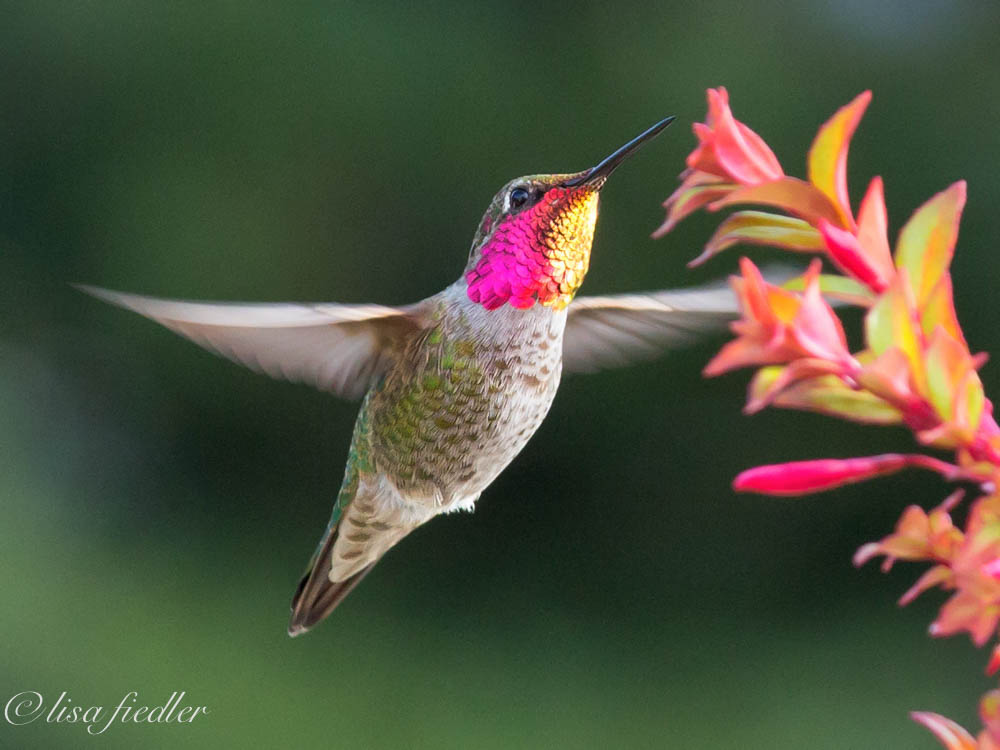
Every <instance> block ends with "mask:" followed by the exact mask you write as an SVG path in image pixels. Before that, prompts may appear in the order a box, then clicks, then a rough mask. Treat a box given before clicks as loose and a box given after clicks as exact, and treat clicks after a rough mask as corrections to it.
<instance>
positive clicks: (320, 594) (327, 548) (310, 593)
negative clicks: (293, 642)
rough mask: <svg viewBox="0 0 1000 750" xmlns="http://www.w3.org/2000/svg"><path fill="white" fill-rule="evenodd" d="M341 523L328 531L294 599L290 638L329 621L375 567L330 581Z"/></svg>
mask: <svg viewBox="0 0 1000 750" xmlns="http://www.w3.org/2000/svg"><path fill="white" fill-rule="evenodd" d="M338 526H339V523H338V524H337V525H336V526H334V527H333V528H331V529H330V530H329V531H327V533H326V536H325V537H324V538H323V541H322V542H320V547H319V549H317V550H316V554H315V555H313V559H312V562H311V563H310V566H309V570H308V572H307V573H306V574H305V575H304V576H303V577H302V580H301V581H299V587H298V588H297V589H296V590H295V596H294V597H292V617H291V619H290V620H289V622H288V635H290V636H292V637H293V638H294V637H295V636H297V635H302V633H305V632H306V631H307V630H309V629H310V628H311V627H313V626H314V625H316V624H317V623H318V622H320V621H321V620H323V619H324V618H326V617H327V615H329V614H330V613H331V612H333V610H334V609H336V607H337V605H338V604H340V602H341V601H342V600H343V598H344V597H345V596H347V595H348V594H349V593H351V591H352V590H353V589H354V587H355V586H357V585H358V584H359V583H361V579H362V578H364V577H365V575H367V573H368V571H369V570H371V569H372V567H373V566H374V565H375V563H374V562H373V563H372V564H371V565H368V566H367V567H365V568H362V569H361V570H359V571H358V572H357V573H355V574H354V575H352V576H351V577H350V578H347V579H345V580H343V581H337V582H336V583H334V582H332V581H330V579H329V577H328V576H329V572H330V555H331V554H332V553H333V545H334V543H335V542H336V541H337V528H338Z"/></svg>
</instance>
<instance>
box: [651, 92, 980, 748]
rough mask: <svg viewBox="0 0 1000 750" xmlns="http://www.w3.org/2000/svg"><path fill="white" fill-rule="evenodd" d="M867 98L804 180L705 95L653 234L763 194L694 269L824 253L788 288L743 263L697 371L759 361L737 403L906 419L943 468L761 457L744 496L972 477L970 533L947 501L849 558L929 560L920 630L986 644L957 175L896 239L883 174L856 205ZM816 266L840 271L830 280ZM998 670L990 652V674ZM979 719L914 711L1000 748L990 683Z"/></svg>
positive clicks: (709, 372) (972, 367)
mask: <svg viewBox="0 0 1000 750" xmlns="http://www.w3.org/2000/svg"><path fill="white" fill-rule="evenodd" d="M870 101H871V93H870V92H867V91H866V92H864V93H862V94H860V95H859V96H857V97H855V99H854V100H853V101H851V102H850V103H849V104H847V105H846V106H844V107H842V108H841V109H839V110H838V111H837V112H836V113H835V114H834V115H833V117H831V118H830V119H829V120H828V121H827V122H826V123H825V124H824V125H823V126H822V127H821V128H820V130H819V132H818V134H817V135H816V138H815V140H814V141H813V144H812V147H811V148H810V149H809V154H808V158H807V173H808V179H807V180H801V179H798V178H795V177H789V176H787V175H786V174H785V172H784V170H783V169H782V167H781V164H780V163H779V161H778V159H777V157H776V156H775V155H774V153H773V152H772V151H771V149H770V148H769V147H768V145H767V143H766V142H765V141H764V140H763V139H762V138H761V137H760V136H759V135H757V134H756V133H755V132H754V131H752V130H751V129H750V128H749V127H747V126H746V125H744V124H743V123H741V122H740V121H738V120H737V119H736V118H735V117H734V116H733V114H732V111H731V110H730V107H729V97H728V94H727V92H726V90H725V89H724V88H719V89H709V91H708V116H707V118H706V121H705V122H704V123H697V124H696V125H695V126H694V133H695V136H697V139H698V145H697V147H696V148H695V150H694V151H692V152H691V154H690V155H689V156H688V158H687V169H686V170H685V171H684V172H682V173H681V185H680V187H679V188H678V189H677V190H676V191H674V193H673V194H672V195H671V196H670V197H669V198H668V199H667V200H666V202H665V203H664V207H665V208H666V210H667V216H666V220H665V221H664V223H663V225H662V226H661V227H660V228H659V229H657V230H656V232H654V237H659V236H662V235H664V234H666V233H667V232H669V231H670V230H671V229H673V227H674V226H676V225H677V223H678V222H679V221H681V220H682V219H684V218H685V217H686V216H688V215H690V214H691V213H693V212H694V211H697V210H698V209H701V208H706V209H708V210H710V211H718V210H719V209H722V208H728V207H730V206H735V205H738V204H758V205H763V206H766V207H768V208H770V209H777V210H778V211H781V212H782V213H772V212H770V211H756V210H741V211H737V212H736V213H733V214H731V215H730V216H729V217H727V218H726V219H725V220H724V221H723V222H722V223H721V224H720V225H719V227H718V229H717V230H716V231H715V233H714V234H713V235H712V237H711V238H710V239H709V241H708V242H707V243H706V245H705V248H704V250H703V252H702V253H701V254H700V255H699V256H698V257H697V258H695V259H694V260H693V261H691V264H690V265H699V264H701V263H704V262H706V261H707V260H709V259H710V258H712V257H714V256H715V255H717V254H718V253H721V252H723V251H724V250H726V249H727V248H729V247H731V246H733V245H737V244H751V245H770V246H774V247H779V248H783V249H785V250H789V251H792V252H797V253H807V254H812V255H814V256H817V257H816V258H815V259H814V260H813V261H812V263H811V264H810V266H809V268H808V270H807V271H805V273H803V274H802V275H801V276H800V277H798V278H796V279H793V280H791V281H789V282H786V283H785V284H783V285H781V286H776V285H773V284H770V283H768V282H767V281H766V280H765V279H764V277H763V276H762V275H761V273H760V271H759V270H758V269H757V267H756V266H755V265H754V264H753V262H752V261H750V260H749V259H747V258H742V259H741V260H740V270H741V275H740V276H737V277H732V278H731V284H732V287H733V290H734V292H735V293H736V295H737V298H738V300H739V304H740V309H741V312H742V316H741V318H740V320H738V321H736V322H735V323H733V324H732V330H733V333H734V334H735V338H734V339H733V340H732V341H730V342H729V343H727V344H726V345H725V346H723V347H722V349H721V350H720V351H719V353H718V354H717V355H716V356H715V357H714V358H713V359H712V360H711V361H710V362H709V363H708V365H707V366H706V367H705V371H704V372H705V375H706V376H714V375H719V374H721V373H724V372H728V371H729V370H733V369H737V368H742V367H758V368H759V369H758V370H757V372H756V374H755V375H754V377H753V379H752V380H751V383H750V387H749V390H748V395H747V403H746V406H745V411H746V412H747V413H754V412H757V411H759V410H761V409H763V408H765V407H767V406H778V407H783V408H790V409H802V410H806V411H813V412H819V413H821V414H826V415H828V416H834V417H838V418H841V419H847V420H851V421H855V422H862V423H866V424H877V425H889V424H901V425H905V426H906V427H908V428H909V429H910V430H911V431H912V432H913V435H914V437H915V438H916V440H917V442H918V443H919V444H920V445H922V446H924V447H926V448H932V449H938V450H946V451H949V452H951V453H952V454H953V456H954V461H953V462H948V461H944V460H942V459H940V458H937V457H935V456H931V455H928V454H924V453H913V454H898V453H890V454H884V455H880V456H865V457H858V458H846V459H819V460H813V461H796V462H791V463H783V464H774V465H769V466H758V467H756V468H752V469H748V470H747V471H744V472H742V473H741V474H740V475H739V476H738V477H736V479H735V481H734V483H733V486H734V488H735V489H736V490H739V491H748V492H760V493H764V494H770V495H801V494H805V493H810V492H820V491H823V490H829V489H833V488H835V487H840V486H842V485H844V484H849V483H853V482H859V481H864V480H867V479H872V478H874V477H878V476H884V475H887V474H892V473H895V472H897V471H901V470H902V469H905V468H921V469H927V470H930V471H934V472H936V473H938V474H940V475H941V476H942V477H943V478H944V479H945V480H947V481H952V482H954V481H961V482H968V483H972V485H973V486H974V488H975V492H974V494H973V497H972V499H971V500H970V501H969V512H968V518H967V521H966V523H965V525H964V527H962V528H960V527H957V526H955V525H954V523H953V522H952V518H951V511H952V509H953V508H954V507H955V506H956V505H958V504H959V503H961V502H964V501H965V492H964V491H962V490H958V491H956V492H954V493H952V494H951V495H950V496H949V497H948V498H947V499H945V501H944V502H943V503H942V504H941V505H939V506H938V507H937V508H935V509H933V510H931V511H930V512H929V513H928V512H926V511H924V510H923V509H922V508H920V507H918V506H915V505H914V506H910V507H909V508H907V509H906V510H905V511H904V512H903V515H902V517H901V518H900V520H899V522H898V524H897V525H896V529H895V531H894V532H893V533H892V534H890V535H889V536H887V537H885V538H884V539H882V540H881V541H878V542H872V543H869V544H866V545H864V546H862V547H861V549H859V550H858V552H857V554H856V555H855V558H854V562H855V564H856V565H862V564H864V563H865V562H867V561H868V560H870V559H872V558H874V557H879V556H881V557H882V558H883V559H884V562H883V565H882V567H883V569H884V570H888V569H889V568H890V567H891V566H892V564H893V563H894V562H895V561H896V560H907V561H916V562H925V563H929V564H930V566H931V567H929V568H928V569H927V570H926V572H925V573H924V574H923V575H922V576H921V577H920V578H919V579H918V580H917V582H916V583H915V584H914V585H913V586H912V587H911V588H910V589H909V590H908V591H907V592H906V593H905V594H904V595H903V597H902V598H901V599H900V603H901V604H907V603H908V602H910V601H912V600H913V599H914V598H915V597H916V596H917V595H919V594H920V593H922V592H923V591H926V590H927V589H929V588H933V587H940V588H942V589H944V590H946V591H950V592H953V593H952V595H951V598H949V599H948V601H947V602H945V604H944V606H943V607H942V608H941V611H940V613H939V615H938V617H937V619H936V620H935V621H934V623H933V624H932V625H931V629H930V632H931V635H934V636H946V635H953V634H955V633H959V632H962V631H964V632H967V633H968V634H969V636H970V637H971V638H972V640H973V642H974V643H976V645H979V646H982V645H984V644H985V643H986V642H987V641H989V640H990V639H991V638H994V637H995V636H996V634H997V625H998V623H1000V492H998V490H997V486H998V479H1000V427H998V426H997V422H996V421H995V420H994V418H993V405H992V403H991V402H990V400H989V399H987V398H986V395H985V393H984V392H983V385H982V382H981V381H980V379H979V375H978V370H979V368H980V367H982V366H983V364H984V363H985V362H986V356H985V355H983V354H977V355H974V354H972V353H971V352H970V350H969V347H968V344H967V343H966V340H965V336H964V334H963V333H962V329H961V327H960V325H959V322H958V317H957V315H956V314H955V307H954V304H953V299H952V283H951V275H950V273H949V266H950V264H951V259H952V256H953V254H954V249H955V243H956V241H957V239H958V226H959V222H960V220H961V215H962V209H963V207H964V206H965V198H966V185H965V183H964V182H957V183H955V184H954V185H951V186H950V187H948V188H946V189H945V190H943V191H942V192H940V193H938V194H937V195H935V196H934V197H932V198H931V199H930V200H928V201H927V202H926V203H925V204H924V205H923V206H921V207H920V208H919V209H917V211H916V212H915V213H914V214H913V216H912V217H911V218H910V220H909V221H908V222H907V223H906V224H905V226H904V227H903V228H902V230H901V231H900V233H899V236H898V238H897V241H896V246H895V251H894V252H893V251H892V250H891V248H890V244H889V238H888V232H887V226H888V220H887V216H886V209H885V199H884V188H883V184H882V180H881V178H879V177H875V178H874V179H873V180H872V181H871V183H870V184H869V186H868V189H867V191H866V192H865V195H864V197H863V198H862V199H861V202H860V203H859V204H858V209H857V213H856V214H855V213H854V211H853V210H852V206H851V202H850V198H849V194H848V190H847V153H848V147H849V144H850V140H851V137H852V136H853V134H854V131H855V129H856V128H857V126H858V123H859V122H860V121H861V117H862V115H863V114H864V112H865V109H866V108H867V106H868V104H869V102H870ZM824 262H825V263H826V264H827V265H828V266H829V267H831V268H832V269H835V271H836V272H833V273H824V272H823V270H822V269H823V265H824ZM830 300H833V301H838V302H840V303H846V304H848V305H856V306H860V307H863V308H866V309H867V312H866V314H865V319H864V331H863V345H862V346H861V347H860V348H859V349H858V350H856V351H853V352H852V351H851V348H850V347H849V345H848V342H847V337H846V335H845V333H844V328H843V325H842V324H841V321H840V319H839V317H838V316H837V313H836V311H835V310H834V308H833V307H832V306H831V304H830ZM998 669H1000V645H997V646H996V647H995V648H994V650H993V655H992V657H991V659H990V663H989V665H988V667H987V671H988V672H989V673H991V674H992V673H994V672H995V671H997V670H998ZM980 715H981V718H982V721H983V725H984V728H983V730H982V732H981V733H980V734H979V735H978V737H973V736H972V735H970V734H969V733H968V732H966V731H965V730H964V729H962V728H961V727H960V726H958V725H957V724H955V723H954V722H952V721H950V720H949V719H946V718H944V717H942V716H939V715H937V714H933V713H926V712H914V713H913V714H912V717H913V719H914V720H915V721H917V722H919V723H920V724H922V725H923V726H925V727H927V728H928V729H929V730H930V731H931V732H932V733H933V734H934V735H935V736H936V737H937V738H938V739H939V740H940V741H941V743H942V744H943V745H944V746H945V747H947V748H948V749H949V750H973V749H975V750H1000V690H993V691H990V692H989V693H987V694H986V695H985V696H984V697H983V699H982V701H981V704H980Z"/></svg>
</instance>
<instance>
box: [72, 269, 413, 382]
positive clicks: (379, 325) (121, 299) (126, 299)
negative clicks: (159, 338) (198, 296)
mask: <svg viewBox="0 0 1000 750" xmlns="http://www.w3.org/2000/svg"><path fill="white" fill-rule="evenodd" d="M77 288H78V289H80V290H81V291H84V292H87V293H88V294H92V295H93V296H95V297H97V298H99V299H103V300H105V301H106V302H110V303H112V304H114V305H118V306H120V307H124V308H126V309H128V310H132V311H134V312H137V313H139V314H140V315H143V316H145V317H147V318H149V319H150V320H155V321H156V322H157V323H160V324H162V325H164V326H166V327H167V328H169V329H170V330H172V331H174V332H176V333H179V334H180V335H181V336H185V337H186V338H189V339H191V341H194V342H195V343H196V344H198V345H200V346H203V347H204V348H206V349H208V350H209V351H212V352H214V353H216V354H219V355H221V356H223V357H226V358H227V359H231V360H233V361H234V362H238V363H240V364H242V365H246V366H247V367H249V368H250V369H251V370H255V371H257V372H262V373H266V374H268V375H270V376H271V377H274V378H283V379H285V380H291V381H294V382H298V383H306V384H308V385H312V386H314V387H316V388H319V389H320V390H325V391H332V392H333V393H335V394H337V395H338V396H342V397H344V398H349V399H355V398H360V397H361V396H363V395H364V393H365V391H366V390H367V389H368V387H369V386H370V385H371V383H372V381H373V380H374V379H375V378H376V377H377V376H378V375H379V374H380V373H381V372H383V371H384V369H385V367H386V366H387V364H388V362H389V361H390V358H391V350H392V343H393V342H394V341H395V340H398V338H399V337H400V336H401V335H403V334H405V333H406V332H408V331H412V330H414V329H416V328H417V326H418V321H417V318H416V316H415V314H414V313H415V309H413V308H397V307H383V306H380V305H337V304H295V303H280V304H268V303H221V302H185V301H182V300H170V299H159V298H157V297H145V296H142V295H138V294H126V293H124V292H115V291H112V290H110V289H101V288H100V287H93V286H84V285H78V286H77Z"/></svg>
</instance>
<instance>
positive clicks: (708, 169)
mask: <svg viewBox="0 0 1000 750" xmlns="http://www.w3.org/2000/svg"><path fill="white" fill-rule="evenodd" d="M706 120H707V122H705V123H701V122H696V123H695V124H694V126H693V129H694V134H695V135H696V136H697V137H698V147H697V148H696V149H695V150H694V151H692V152H691V154H690V155H689V156H688V158H687V165H688V168H689V169H691V170H693V171H694V172H704V173H707V174H710V175H714V176H715V177H717V178H719V180H720V181H722V182H730V183H736V184H739V185H759V184H760V183H762V182H771V181H772V180H778V179H780V178H782V177H784V176H785V173H784V171H782V169H781V164H779V163H778V159H777V157H776V156H775V155H774V152H773V151H771V149H770V148H769V147H768V145H767V144H766V143H765V142H764V139H763V138H761V137H760V136H759V135H757V134H756V133H755V132H753V131H752V130H751V129H750V128H748V127H747V126H746V125H744V124H743V123H742V122H738V121H737V120H736V118H735V117H733V113H732V110H730V109H729V92H727V91H726V89H725V88H723V87H721V86H720V87H719V88H717V89H709V90H708V116H707V117H706Z"/></svg>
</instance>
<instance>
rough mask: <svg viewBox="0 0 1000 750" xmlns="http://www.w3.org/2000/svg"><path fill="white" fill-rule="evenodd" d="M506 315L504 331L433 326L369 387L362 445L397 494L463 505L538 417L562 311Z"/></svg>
mask: <svg viewBox="0 0 1000 750" xmlns="http://www.w3.org/2000/svg"><path fill="white" fill-rule="evenodd" d="M515 314H516V315H519V316H521V318H522V320H518V321H517V322H519V323H521V324H522V325H520V326H518V327H517V328H516V329H515V330H513V331H511V332H509V333H511V334H513V335H505V334H506V333H508V332H505V331H503V330H500V331H497V332H495V333H494V335H492V336H490V337H481V338H479V339H478V340H477V339H474V338H462V337H449V336H447V335H446V334H444V333H442V334H441V335H436V334H434V333H432V334H431V336H430V337H428V339H427V340H426V341H425V342H423V343H422V345H421V346H420V347H419V348H417V349H415V351H413V352H412V353H411V354H412V356H407V357H406V358H405V360H404V361H402V362H401V363H400V366H398V367H394V368H393V369H392V370H391V371H390V372H389V373H387V374H386V377H385V379H384V381H383V382H382V384H380V386H379V387H378V388H377V389H376V392H375V393H374V394H373V398H372V401H371V407H372V409H371V424H370V426H371V429H370V432H369V439H370V444H371V448H372V451H371V453H372V457H373V459H374V462H375V466H376V468H377V470H378V471H379V472H381V473H383V474H384V475H386V476H387V477H388V478H389V479H390V481H392V482H393V484H395V486H396V487H397V489H398V490H399V493H400V496H401V497H403V498H405V499H407V500H408V501H411V502H415V503H420V504H424V503H428V504H433V505H434V506H436V508H437V509H439V510H449V509H453V508H455V507H469V506H470V505H471V503H472V502H473V501H474V500H475V498H476V496H478V495H479V493H480V492H482V491H483V490H484V489H485V488H486V487H487V486H488V485H489V484H490V483H491V482H492V481H493V480H494V479H495V478H496V476H497V475H498V474H499V473H500V472H501V471H502V470H503V469H504V467H506V466H507V464H509V463H510V461H511V460H512V459H513V458H514V457H515V456H516V455H517V454H518V453H519V452H520V450H521V449H522V448H523V447H524V445H525V444H526V443H527V442H528V440H529V439H530V438H531V436H532V435H533V434H534V433H535V431H536V430H537V429H538V427H539V425H541V423H542V420H543V419H544V418H545V415H546V414H547V413H548V410H549V407H550V406H551V405H552V399H553V398H554V396H555V393H556V390H557V389H558V387H559V377H560V374H561V370H562V362H561V359H562V333H563V327H564V324H565V316H564V315H560V314H558V313H553V312H552V311H551V310H549V309H545V310H544V315H542V314H539V313H536V314H534V315H532V313H530V312H526V311H520V310H519V311H515ZM528 316H531V317H530V318H529V317H528ZM525 319H526V320H527V322H528V323H530V324H531V325H523V324H524V323H525V322H526V321H525ZM515 320H516V319H515ZM411 368H412V369H411Z"/></svg>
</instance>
